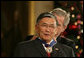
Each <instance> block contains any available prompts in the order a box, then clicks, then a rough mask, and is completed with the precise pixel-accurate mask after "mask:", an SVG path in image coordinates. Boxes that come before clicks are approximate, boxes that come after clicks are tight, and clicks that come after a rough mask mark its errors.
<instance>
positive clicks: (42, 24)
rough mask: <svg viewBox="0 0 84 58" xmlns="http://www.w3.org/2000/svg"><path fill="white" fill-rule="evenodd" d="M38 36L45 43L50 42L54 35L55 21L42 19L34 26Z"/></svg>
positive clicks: (46, 18) (47, 18)
mask: <svg viewBox="0 0 84 58" xmlns="http://www.w3.org/2000/svg"><path fill="white" fill-rule="evenodd" d="M35 27H36V28H35V29H36V31H37V33H38V36H39V37H40V38H41V39H42V40H44V41H45V42H47V43H48V42H50V41H51V40H52V39H53V37H54V36H55V33H56V20H55V19H53V18H49V17H45V18H42V19H41V20H40V21H39V23H38V24H37V25H36V26H35Z"/></svg>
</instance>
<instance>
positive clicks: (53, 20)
mask: <svg viewBox="0 0 84 58" xmlns="http://www.w3.org/2000/svg"><path fill="white" fill-rule="evenodd" d="M39 23H48V24H51V23H52V24H54V23H56V20H55V19H54V18H50V17H44V18H42V19H41V20H40V22H39Z"/></svg>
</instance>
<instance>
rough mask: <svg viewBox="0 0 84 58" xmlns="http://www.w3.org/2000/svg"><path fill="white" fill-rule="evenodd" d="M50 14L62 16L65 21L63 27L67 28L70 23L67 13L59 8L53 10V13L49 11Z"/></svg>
mask: <svg viewBox="0 0 84 58" xmlns="http://www.w3.org/2000/svg"><path fill="white" fill-rule="evenodd" d="M50 13H52V14H54V15H55V14H56V15H58V16H63V17H64V18H65V19H64V24H63V25H64V26H67V25H68V24H69V21H70V13H69V12H66V11H65V10H63V9H61V8H56V9H54V10H53V11H51V12H50Z"/></svg>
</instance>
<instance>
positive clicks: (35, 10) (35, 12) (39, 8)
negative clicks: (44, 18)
mask: <svg viewBox="0 0 84 58" xmlns="http://www.w3.org/2000/svg"><path fill="white" fill-rule="evenodd" d="M29 3H30V4H29V7H30V10H29V14H31V15H29V18H30V19H31V21H29V23H30V25H29V26H28V27H30V29H29V35H33V34H35V29H34V28H35V21H36V19H37V17H38V16H39V15H40V14H41V13H43V12H49V11H51V10H52V9H53V8H54V2H53V1H31V2H29Z"/></svg>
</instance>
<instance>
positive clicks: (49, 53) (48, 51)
mask: <svg viewBox="0 0 84 58" xmlns="http://www.w3.org/2000/svg"><path fill="white" fill-rule="evenodd" d="M39 40H40V39H39ZM40 41H41V42H42V43H43V44H44V45H45V47H46V52H47V55H48V57H50V56H51V52H52V47H53V46H54V45H55V44H56V43H57V42H56V41H54V40H53V41H52V42H51V43H50V44H47V43H46V42H45V41H43V40H40Z"/></svg>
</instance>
